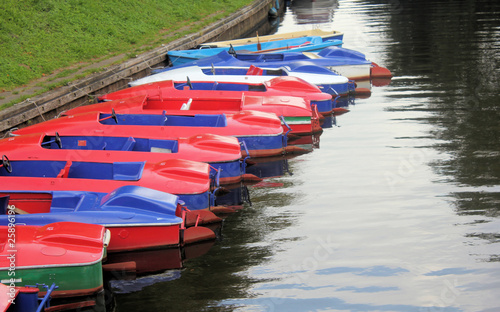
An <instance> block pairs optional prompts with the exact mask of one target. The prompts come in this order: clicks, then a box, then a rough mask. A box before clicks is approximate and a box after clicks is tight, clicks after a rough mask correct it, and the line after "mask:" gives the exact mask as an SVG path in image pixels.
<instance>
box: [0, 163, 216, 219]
mask: <svg viewBox="0 0 500 312" xmlns="http://www.w3.org/2000/svg"><path fill="white" fill-rule="evenodd" d="M2 161H3V168H0V181H1V183H2V187H1V189H7V188H8V189H9V190H11V191H15V190H31V191H47V190H49V191H51V190H52V191H88V192H106V193H109V192H111V191H113V190H115V189H117V188H119V187H121V186H125V185H136V186H143V187H147V188H150V189H154V190H158V191H162V192H166V193H170V194H174V195H177V196H179V198H180V199H181V200H182V201H184V203H185V204H186V206H187V208H188V209H190V210H201V209H209V208H210V206H213V204H214V201H215V198H214V197H215V195H214V194H213V193H211V180H210V168H209V165H208V164H205V163H200V162H195V161H189V160H181V159H170V160H165V161H162V162H158V163H150V162H145V161H142V162H112V161H108V162H89V161H72V160H68V161H66V160H36V159H21V160H18V159H16V158H13V157H11V158H10V159H9V158H8V156H6V155H3V156H2ZM214 192H215V191H214Z"/></svg>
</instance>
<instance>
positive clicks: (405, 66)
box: [114, 0, 500, 311]
mask: <svg viewBox="0 0 500 312" xmlns="http://www.w3.org/2000/svg"><path fill="white" fill-rule="evenodd" d="M314 27H318V28H321V29H325V30H328V29H330V30H333V29H335V30H341V31H343V32H344V33H345V36H344V42H345V44H344V47H347V48H351V49H355V50H358V51H361V52H363V53H365V54H366V55H367V58H369V59H370V60H372V61H375V62H377V63H378V64H380V65H382V66H385V67H387V68H389V69H390V70H391V71H392V72H393V74H394V75H395V77H394V78H393V79H392V81H391V83H390V84H389V85H386V86H380V87H373V88H372V94H371V96H370V97H369V98H365V99H355V102H354V103H351V104H350V105H349V110H350V112H348V113H346V114H344V115H341V116H337V117H335V118H334V119H333V120H332V121H331V122H332V124H331V128H327V129H325V131H324V132H323V134H322V135H321V136H320V139H319V140H320V141H319V146H317V147H316V148H315V149H314V150H313V151H312V152H311V153H308V154H305V155H302V156H299V157H295V158H292V159H289V160H288V164H287V165H288V167H283V165H284V162H283V161H276V168H275V170H276V172H274V173H273V174H271V175H277V176H275V177H270V178H267V179H266V184H265V185H263V186H262V187H249V193H250V197H251V202H252V205H249V204H245V209H243V210H241V211H239V212H237V213H235V214H233V215H230V216H229V217H227V219H226V220H225V222H224V225H223V228H222V229H221V238H220V240H219V241H217V242H216V243H215V244H214V246H212V248H211V249H210V250H209V251H208V252H207V253H206V254H204V255H202V256H200V257H197V258H195V259H191V260H189V261H187V262H185V263H184V264H183V266H184V268H183V269H181V270H172V271H168V272H166V273H163V274H159V275H154V276H149V277H147V278H148V280H143V284H141V283H140V282H138V281H135V282H134V281H130V282H129V283H128V284H126V285H121V286H119V287H118V286H116V285H115V286H114V287H115V288H114V290H115V291H116V294H115V297H114V300H115V310H116V311H500V296H499V294H500V262H499V261H500V231H499V229H500V122H499V121H500V119H499V115H500V113H499V108H500V77H499V75H500V70H499V69H500V68H499V60H500V43H499V42H500V40H499V39H500V2H498V1H472V0H470V1H466V0H461V1H460V0H458V1H397V0H387V1H369V0H359V1H343V0H339V1H326V0H317V1H315V2H311V1H305V0H303V1H293V2H292V3H290V4H289V7H288V8H287V11H286V13H285V15H284V16H281V17H280V20H279V26H278V28H277V30H276V31H277V32H278V33H282V32H289V31H295V30H301V29H308V28H314ZM256 168H258V167H256Z"/></svg>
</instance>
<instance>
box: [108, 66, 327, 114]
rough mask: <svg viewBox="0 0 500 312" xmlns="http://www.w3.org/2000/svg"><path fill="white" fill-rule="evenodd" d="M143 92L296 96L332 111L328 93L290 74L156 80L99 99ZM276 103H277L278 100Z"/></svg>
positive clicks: (237, 97)
mask: <svg viewBox="0 0 500 312" xmlns="http://www.w3.org/2000/svg"><path fill="white" fill-rule="evenodd" d="M138 95H147V96H148V97H150V98H151V99H153V100H161V99H169V98H174V99H179V100H180V99H184V102H186V101H187V100H188V99H193V100H194V99H202V98H206V99H209V98H212V99H221V100H222V99H223V100H224V101H228V100H232V101H240V100H241V99H242V97H243V96H271V97H280V96H284V97H290V96H293V97H300V98H302V99H304V100H306V101H307V102H309V103H310V105H316V107H317V109H318V111H319V113H321V114H323V115H328V114H330V113H331V112H332V96H331V95H330V94H328V93H325V92H322V91H321V90H320V89H319V88H318V87H317V86H315V85H313V84H310V83H309V82H307V81H305V80H303V79H301V78H298V77H292V76H284V77H276V78H273V79H271V80H269V81H266V82H263V83H241V82H213V81H187V80H186V81H172V80H167V81H160V82H154V83H148V84H144V85H140V86H135V87H131V88H126V89H123V90H120V91H116V92H112V93H109V94H106V95H102V96H100V97H99V101H114V100H121V99H125V98H129V97H135V96H138ZM278 104H279V103H278Z"/></svg>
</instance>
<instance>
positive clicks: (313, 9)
mask: <svg viewBox="0 0 500 312" xmlns="http://www.w3.org/2000/svg"><path fill="white" fill-rule="evenodd" d="M289 6H290V9H291V11H292V13H293V16H294V17H295V19H296V23H297V24H298V25H302V24H305V25H311V24H321V23H331V22H332V21H333V13H334V12H335V9H337V6H338V2H337V0H316V1H311V0H292V1H290V4H289Z"/></svg>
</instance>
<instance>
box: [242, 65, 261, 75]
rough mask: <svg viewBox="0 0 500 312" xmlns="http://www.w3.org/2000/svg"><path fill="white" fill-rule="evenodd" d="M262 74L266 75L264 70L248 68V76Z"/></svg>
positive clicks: (251, 66) (253, 67) (252, 66)
mask: <svg viewBox="0 0 500 312" xmlns="http://www.w3.org/2000/svg"><path fill="white" fill-rule="evenodd" d="M262 73H264V70H263V69H262V68H259V67H257V66H254V65H250V68H248V71H247V73H246V75H252V76H261V75H262Z"/></svg>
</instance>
